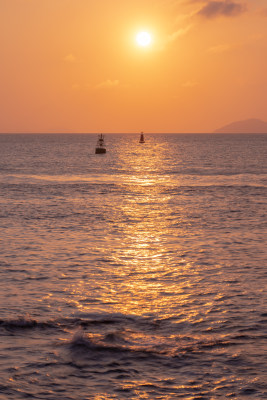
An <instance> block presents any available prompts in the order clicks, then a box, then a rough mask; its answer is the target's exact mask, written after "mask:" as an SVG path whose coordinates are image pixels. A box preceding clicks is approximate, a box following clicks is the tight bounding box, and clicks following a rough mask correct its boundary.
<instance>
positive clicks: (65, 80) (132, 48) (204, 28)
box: [0, 0, 267, 133]
mask: <svg viewBox="0 0 267 400" xmlns="http://www.w3.org/2000/svg"><path fill="white" fill-rule="evenodd" d="M0 11H1V12H0V24H1V35H0V44H1V53H2V54H1V60H2V61H1V67H0V70H1V71H0V72H1V73H0V84H1V96H0V107H1V118H0V132H2V133H4V132H5V133H10V132H48V133H50V132H51V133H53V132H99V131H103V132H118V133H123V132H126V133H127V132H139V131H141V130H142V131H146V132H155V133H157V132H170V133H174V132H177V133H178V132H184V133H187V132H213V131H214V130H216V129H218V128H220V127H221V126H224V125H226V124H229V123H231V122H233V121H238V120H245V119H248V118H257V119H261V120H264V121H266V120H267V112H266V107H265V104H266V102H267V79H266V67H267V65H266V64H267V51H266V47H267V45H266V44H267V42H266V35H267V24H266V21H267V6H266V1H265V0H253V1H252V0H247V1H244V0H228V1H226V0H221V1H220V0H218V1H208V0H203V1H202V0H200V1H193V2H192V1H190V0H186V1H184V0H177V1H174V2H173V1H169V0H156V1H152V0H149V1H146V2H143V1H141V0H137V1H134V2H133V1H130V2H127V3H126V2H123V1H122V0H114V1H113V2H109V1H103V2H93V1H92V0H79V2H77V1H74V0H57V1H54V0H47V1H45V2H41V1H33V0H12V1H9V0H0ZM140 34H141V37H143V39H142V40H141V41H140V40H139V41H138V40H137V37H138V35H139V39H140Z"/></svg>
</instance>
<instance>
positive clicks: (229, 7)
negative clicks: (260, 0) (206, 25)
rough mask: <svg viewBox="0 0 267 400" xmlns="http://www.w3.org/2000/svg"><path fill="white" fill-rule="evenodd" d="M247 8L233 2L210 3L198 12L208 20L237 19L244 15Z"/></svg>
mask: <svg viewBox="0 0 267 400" xmlns="http://www.w3.org/2000/svg"><path fill="white" fill-rule="evenodd" d="M245 10H246V6H245V5H244V4H241V3H236V2H234V1H232V0H223V1H208V2H207V4H206V5H205V6H204V7H202V8H201V9H200V10H199V11H198V15H201V16H203V17H206V18H216V17H219V16H224V17H235V16H237V15H240V14H242V13H243V12H244V11H245Z"/></svg>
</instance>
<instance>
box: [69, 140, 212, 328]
mask: <svg viewBox="0 0 267 400" xmlns="http://www.w3.org/2000/svg"><path fill="white" fill-rule="evenodd" d="M119 150H120V149H118V151H117V155H118V160H117V162H118V164H119V165H120V168H121V170H123V171H128V173H127V175H126V174H125V173H123V175H122V176H121V183H120V184H121V186H122V190H121V193H122V194H119V195H118V197H117V199H118V200H119V201H118V202H117V203H115V202H113V203H112V210H110V215H111V217H108V218H107V219H108V222H107V225H106V226H105V231H104V233H103V231H102V229H103V225H102V226H101V229H100V230H99V233H98V235H99V236H98V241H97V242H96V243H97V245H96V247H95V250H94V251H95V257H96V258H95V262H94V263H93V266H90V278H89V279H87V280H86V279H84V281H83V282H82V283H81V284H79V287H77V285H76V287H75V285H74V287H73V295H74V298H75V299H76V300H75V301H77V303H78V304H77V308H79V309H80V310H82V311H84V312H89V311H90V312H91V311H92V310H100V311H101V312H111V313H120V314H121V313H122V314H124V315H131V314H135V315H142V316H144V315H147V316H149V315H152V314H153V315H155V314H157V315H159V316H160V315H161V316H163V317H164V318H172V319H176V318H179V319H180V320H183V319H186V320H187V321H189V320H190V319H192V320H195V319H196V318H199V317H198V314H199V312H200V313H201V314H205V312H208V311H209V310H210V309H211V308H212V303H211V302H206V303H205V302H201V301H199V300H198V295H199V294H201V295H203V293H204V290H203V288H202V287H201V284H200V282H201V279H202V276H201V274H202V271H201V269H200V268H199V266H197V265H195V264H194V262H193V261H192V258H190V257H185V243H187V245H188V242H190V243H191V244H190V246H191V245H192V243H193V240H192V235H196V234H197V232H192V230H190V229H191V228H190V226H189V224H190V222H189V221H188V216H187V209H186V206H185V205H184V199H183V201H182V202H180V203H179V202H178V203H177V202H176V209H175V212H173V210H172V208H171V204H172V201H173V198H172V197H173V195H172V191H171V190H169V189H170V181H169V177H168V175H166V174H163V173H162V165H163V164H164V162H165V158H166V157H167V156H166V151H165V150H166V149H162V148H158V147H157V144H156V143H155V144H152V145H151V146H147V145H146V146H145V147H144V146H139V147H138V146H136V143H134V145H133V146H132V148H131V147H127V149H126V150H125V148H124V149H123V151H122V150H121V151H119ZM114 162H116V160H115V161H114ZM176 185H179V177H177V179H176ZM116 195H117V194H116ZM177 204H178V205H177ZM96 229H98V228H96ZM186 241H187V242H186ZM195 242H196V241H195ZM97 246H98V248H97ZM88 268H89V267H88ZM203 303H205V304H204V305H203ZM188 304H191V306H190V307H187V305H188ZM192 304H194V305H193V306H192ZM185 309H186V315H185Z"/></svg>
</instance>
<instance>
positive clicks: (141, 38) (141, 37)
mask: <svg viewBox="0 0 267 400" xmlns="http://www.w3.org/2000/svg"><path fill="white" fill-rule="evenodd" d="M136 42H137V44H138V45H139V46H143V47H146V46H149V45H150V43H151V35H150V33H148V32H139V33H138V34H137V35H136Z"/></svg>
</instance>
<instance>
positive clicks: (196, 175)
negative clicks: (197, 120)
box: [0, 135, 267, 400]
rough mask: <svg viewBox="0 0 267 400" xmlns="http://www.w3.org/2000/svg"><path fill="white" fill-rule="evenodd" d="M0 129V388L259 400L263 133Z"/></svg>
mask: <svg viewBox="0 0 267 400" xmlns="http://www.w3.org/2000/svg"><path fill="white" fill-rule="evenodd" d="M138 139H139V137H138V135H125V136H123V135H107V136H106V143H107V149H108V152H107V154H105V155H95V154H94V145H95V142H96V136H95V135H0V147H1V156H0V224H1V249H0V360H1V364H0V398H1V400H2V399H9V400H13V399H14V400H20V399H25V398H27V399H46V400H70V399H71V400H77V399H82V400H86V399H95V400H100V399H137V398H140V399H180V398H181V399H188V400H189V399H203V400H204V399H210V400H211V399H228V398H230V399H253V400H254V399H267V376H266V375H267V374H266V367H267V351H266V350H267V345H266V339H267V309H266V304H267V293H266V280H267V279H266V278H267V269H266V236H267V235H266V233H267V224H266V208H267V207H266V193H267V147H266V144H267V135H242V136H240V135H232V136H231V135H216V136H215V135H213V136H212V135H146V143H145V144H139V143H138Z"/></svg>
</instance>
